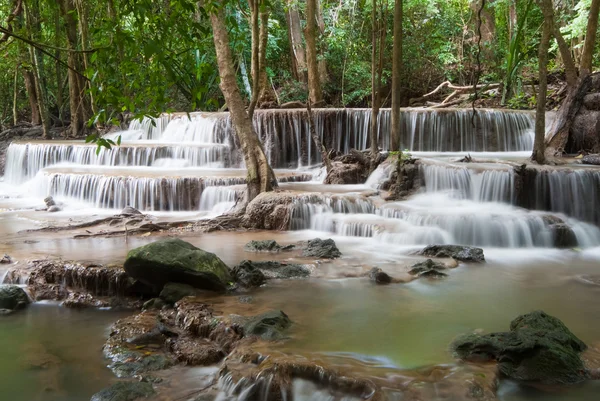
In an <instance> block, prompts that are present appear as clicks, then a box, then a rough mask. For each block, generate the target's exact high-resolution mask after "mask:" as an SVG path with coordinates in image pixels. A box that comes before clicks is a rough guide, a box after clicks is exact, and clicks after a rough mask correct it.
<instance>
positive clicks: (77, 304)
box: [62, 292, 110, 309]
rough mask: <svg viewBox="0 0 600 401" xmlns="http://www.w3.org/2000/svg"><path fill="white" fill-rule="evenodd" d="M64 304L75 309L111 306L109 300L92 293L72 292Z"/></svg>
mask: <svg viewBox="0 0 600 401" xmlns="http://www.w3.org/2000/svg"><path fill="white" fill-rule="evenodd" d="M62 306H64V307H66V308H73V309H84V308H104V307H107V306H110V304H109V303H108V302H105V301H102V300H99V299H96V298H94V297H93V296H92V295H91V294H83V293H80V292H71V293H69V295H68V296H67V299H65V300H64V301H63V303H62Z"/></svg>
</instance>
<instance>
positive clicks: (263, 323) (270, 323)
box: [243, 311, 292, 341]
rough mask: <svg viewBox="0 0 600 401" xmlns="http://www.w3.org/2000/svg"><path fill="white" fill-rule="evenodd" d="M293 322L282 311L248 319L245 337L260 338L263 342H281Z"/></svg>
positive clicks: (245, 326) (245, 324)
mask: <svg viewBox="0 0 600 401" xmlns="http://www.w3.org/2000/svg"><path fill="white" fill-rule="evenodd" d="M291 324H292V321H291V320H290V318H289V317H288V315H286V314H285V313H283V312H282V311H270V312H266V313H263V314H261V315H258V316H253V317H250V318H247V319H246V321H245V322H244V324H243V327H244V336H246V337H250V336H255V337H260V338H262V339H263V340H267V341H272V340H281V339H283V338H285V337H286V336H285V334H284V332H285V331H286V330H287V329H288V328H289V327H290V326H291Z"/></svg>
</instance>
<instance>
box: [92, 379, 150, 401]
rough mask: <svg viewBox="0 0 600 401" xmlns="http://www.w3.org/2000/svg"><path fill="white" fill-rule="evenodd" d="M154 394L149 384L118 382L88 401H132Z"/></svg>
mask: <svg viewBox="0 0 600 401" xmlns="http://www.w3.org/2000/svg"><path fill="white" fill-rule="evenodd" d="M154 393H155V392H154V389H153V388H152V384H150V383H146V382H118V383H115V384H113V385H112V386H110V387H107V388H105V389H103V390H101V391H100V392H98V393H96V394H94V395H93V396H92V398H91V400H90V401H134V400H139V399H142V398H147V397H149V396H151V395H153V394H154Z"/></svg>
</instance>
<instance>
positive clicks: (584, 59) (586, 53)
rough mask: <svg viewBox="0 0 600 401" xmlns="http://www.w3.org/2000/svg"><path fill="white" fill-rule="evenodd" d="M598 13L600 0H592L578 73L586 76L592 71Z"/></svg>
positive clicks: (599, 11)
mask: <svg viewBox="0 0 600 401" xmlns="http://www.w3.org/2000/svg"><path fill="white" fill-rule="evenodd" d="M599 13H600V0H592V4H591V5H590V12H589V17H588V24H587V29H586V34H585V42H584V44H583V54H582V55H581V66H580V67H579V75H580V76H587V75H588V74H590V73H591V72H592V57H593V55H594V48H595V47H596V35H597V33H598V14H599Z"/></svg>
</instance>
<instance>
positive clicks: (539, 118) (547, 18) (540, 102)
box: [531, 0, 554, 164]
mask: <svg viewBox="0 0 600 401" xmlns="http://www.w3.org/2000/svg"><path fill="white" fill-rule="evenodd" d="M540 8H541V9H542V13H543V14H544V24H543V28H542V38H541V40H540V47H539V50H538V63H539V82H540V83H539V85H538V95H537V107H536V111H535V140H534V143H533V153H532V155H531V158H532V159H533V160H534V161H536V162H537V163H539V164H543V163H544V162H545V161H546V158H545V155H544V152H545V150H546V149H545V147H546V143H545V138H544V136H545V134H546V92H547V90H548V49H549V47H550V37H551V36H552V32H554V11H553V5H552V0H540Z"/></svg>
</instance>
